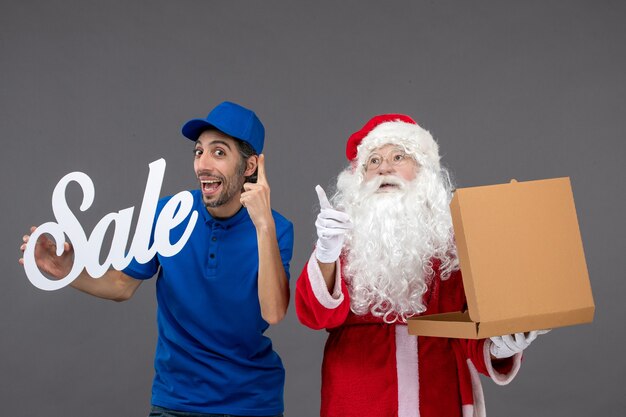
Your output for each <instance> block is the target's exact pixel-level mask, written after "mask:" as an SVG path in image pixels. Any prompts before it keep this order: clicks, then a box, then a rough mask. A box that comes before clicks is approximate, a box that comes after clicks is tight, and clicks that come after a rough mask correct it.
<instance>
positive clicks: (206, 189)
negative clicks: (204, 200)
mask: <svg viewBox="0 0 626 417" xmlns="http://www.w3.org/2000/svg"><path fill="white" fill-rule="evenodd" d="M200 184H201V185H202V194H204V195H213V194H215V193H216V192H217V190H219V188H220V186H221V185H222V181H220V180H202V181H200Z"/></svg>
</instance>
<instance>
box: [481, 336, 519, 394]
mask: <svg viewBox="0 0 626 417" xmlns="http://www.w3.org/2000/svg"><path fill="white" fill-rule="evenodd" d="M491 343H492V342H491V340H489V339H487V340H485V346H484V348H483V355H484V358H485V365H486V366H487V371H488V372H489V376H490V377H491V379H492V380H493V382H495V383H496V384H498V385H507V384H508V383H509V382H511V381H512V380H513V378H515V375H517V372H519V368H520V366H521V365H522V352H519V353H516V354H515V355H513V356H512V358H513V367H512V368H511V370H510V371H509V372H508V373H507V374H501V373H499V372H498V371H496V370H495V369H494V368H493V363H492V362H491V352H490V348H491Z"/></svg>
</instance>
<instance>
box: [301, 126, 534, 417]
mask: <svg viewBox="0 0 626 417" xmlns="http://www.w3.org/2000/svg"><path fill="white" fill-rule="evenodd" d="M346 155H347V157H348V160H349V161H350V166H349V167H348V168H347V169H346V170H344V171H343V172H342V173H341V174H340V175H339V177H338V180H337V193H336V194H335V195H334V196H333V198H332V199H331V201H329V200H328V199H327V197H326V194H325V192H324V190H322V188H321V187H319V186H318V187H316V191H317V193H318V197H319V201H320V208H321V209H320V213H319V215H318V217H317V221H316V223H315V225H316V227H317V234H318V241H317V245H316V248H315V251H314V252H313V254H312V256H311V258H310V260H309V261H308V263H307V265H306V266H305V267H304V270H303V271H302V274H301V275H300V277H299V279H298V283H297V290H296V311H297V314H298V318H299V319H300V321H301V322H302V323H303V324H305V325H306V326H308V327H311V328H313V329H323V328H325V329H327V330H328V333H329V336H328V340H327V342H326V347H325V349H324V361H323V365H322V405H321V415H322V416H324V417H331V416H333V417H350V416H359V417H364V416H372V417H392V416H393V417H395V416H399V417H409V416H421V417H459V416H484V415H485V407H484V401H483V393H482V388H481V385H480V379H479V377H478V374H479V373H482V374H484V375H487V376H489V377H490V378H491V379H492V380H493V381H495V382H496V383H497V384H499V385H504V384H507V383H509V382H510V381H511V380H512V379H513V377H514V376H515V374H516V373H517V371H518V370H519V367H520V361H521V356H522V350H524V349H525V348H526V347H527V346H528V345H529V344H530V343H531V342H532V341H533V340H534V339H535V338H536V337H537V334H538V332H530V333H529V334H516V335H506V336H502V337H494V338H491V339H483V340H463V339H447V338H434V337H421V336H420V337H418V336H412V335H409V334H408V332H407V326H406V320H407V318H409V317H413V316H417V315H425V314H436V313H444V312H449V311H459V310H463V309H466V301H465V295H464V291H463V283H462V280H461V272H460V270H459V262H458V258H457V252H456V247H455V243H454V235H453V229H452V220H451V216H450V210H449V203H450V199H451V196H452V187H451V183H450V179H449V176H448V174H447V171H446V170H445V169H443V168H442V167H441V166H440V163H439V159H440V157H439V149H438V146H437V143H436V142H435V141H434V140H433V138H432V136H431V135H430V133H429V132H427V131H426V130H424V129H423V128H421V127H420V126H419V125H418V124H417V123H416V122H415V121H414V120H413V119H411V118H410V117H408V116H406V115H401V114H385V115H380V116H376V117H374V118H372V119H371V120H370V121H368V122H367V123H366V124H365V126H363V128H361V129H360V130H359V131H357V132H355V133H354V134H352V135H351V136H350V138H349V139H348V144H347V150H346Z"/></svg>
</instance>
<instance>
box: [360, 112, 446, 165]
mask: <svg viewBox="0 0 626 417" xmlns="http://www.w3.org/2000/svg"><path fill="white" fill-rule="evenodd" d="M387 144H394V145H399V146H401V147H402V148H404V149H405V151H406V152H407V153H408V154H410V155H411V156H413V157H414V158H415V160H416V161H417V162H418V163H419V164H420V165H421V166H424V167H428V168H431V169H433V170H435V171H439V169H440V165H439V159H440V157H439V146H438V145H437V142H435V140H434V139H433V137H432V135H431V134H430V133H429V132H428V131H427V130H425V129H423V128H422V127H420V126H419V125H416V124H412V123H406V122H402V121H394V122H384V123H381V124H379V125H378V126H376V127H375V128H374V129H372V130H371V131H370V132H369V133H368V134H367V136H365V137H364V138H363V140H362V141H361V143H360V144H359V146H358V147H357V161H358V164H359V165H363V164H364V163H365V161H366V159H367V157H368V156H369V155H370V154H371V153H372V151H373V150H374V149H376V148H379V147H381V146H384V145H387Z"/></svg>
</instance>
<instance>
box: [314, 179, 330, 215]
mask: <svg viewBox="0 0 626 417" xmlns="http://www.w3.org/2000/svg"><path fill="white" fill-rule="evenodd" d="M315 192H316V193H317V198H318V199H319V201H320V208H323V209H329V208H333V206H331V205H330V201H328V197H326V192H325V191H324V189H323V188H322V187H321V186H320V185H316V186H315Z"/></svg>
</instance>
